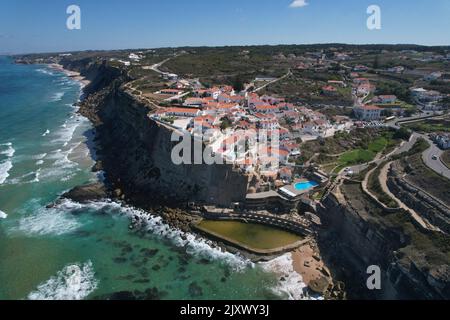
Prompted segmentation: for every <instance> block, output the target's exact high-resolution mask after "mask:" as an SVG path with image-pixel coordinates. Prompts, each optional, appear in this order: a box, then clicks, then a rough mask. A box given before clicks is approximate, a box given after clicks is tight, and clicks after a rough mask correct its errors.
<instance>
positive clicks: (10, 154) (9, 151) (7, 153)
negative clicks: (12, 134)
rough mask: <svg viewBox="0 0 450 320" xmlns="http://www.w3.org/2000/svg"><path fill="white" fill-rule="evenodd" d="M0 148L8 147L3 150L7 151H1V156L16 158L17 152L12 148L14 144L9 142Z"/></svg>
mask: <svg viewBox="0 0 450 320" xmlns="http://www.w3.org/2000/svg"><path fill="white" fill-rule="evenodd" d="M0 146H2V147H7V148H2V149H5V150H1V151H0V154H2V155H5V156H7V157H8V158H12V157H13V156H14V154H15V153H16V150H15V149H14V148H13V147H12V143H11V142H8V143H5V144H1V145H0Z"/></svg>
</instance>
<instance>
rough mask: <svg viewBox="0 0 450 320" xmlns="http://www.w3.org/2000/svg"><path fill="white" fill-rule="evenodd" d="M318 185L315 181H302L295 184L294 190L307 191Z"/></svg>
mask: <svg viewBox="0 0 450 320" xmlns="http://www.w3.org/2000/svg"><path fill="white" fill-rule="evenodd" d="M318 185H319V184H318V183H317V182H315V181H304V182H299V183H296V184H295V186H294V187H295V189H297V190H302V191H303V190H308V189H312V188H315V187H317V186H318Z"/></svg>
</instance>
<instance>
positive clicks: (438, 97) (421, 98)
mask: <svg viewBox="0 0 450 320" xmlns="http://www.w3.org/2000/svg"><path fill="white" fill-rule="evenodd" d="M411 95H412V96H413V98H414V99H415V100H417V101H418V102H419V103H421V104H422V105H423V106H424V110H441V109H442V105H441V104H440V102H441V101H442V100H443V99H444V98H445V95H444V94H442V93H440V92H439V91H435V90H426V89H424V88H412V89H411Z"/></svg>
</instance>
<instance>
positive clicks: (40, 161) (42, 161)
mask: <svg viewBox="0 0 450 320" xmlns="http://www.w3.org/2000/svg"><path fill="white" fill-rule="evenodd" d="M43 164H44V160H38V161H36V165H37V166H41V165H43Z"/></svg>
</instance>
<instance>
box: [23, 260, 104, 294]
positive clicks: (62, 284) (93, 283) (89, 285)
mask: <svg viewBox="0 0 450 320" xmlns="http://www.w3.org/2000/svg"><path fill="white" fill-rule="evenodd" d="M97 286H98V281H97V279H95V273H94V268H93V266H92V262H91V261H88V262H86V263H84V264H82V265H81V264H78V263H77V264H71V265H68V266H66V267H64V269H62V270H61V271H58V272H57V274H56V275H55V276H53V277H51V278H50V279H49V280H47V281H46V282H44V283H42V284H40V285H39V286H38V287H37V290H36V291H34V292H31V293H30V294H29V295H28V299H29V300H83V299H85V298H86V297H87V296H89V295H90V294H91V293H92V292H94V291H95V290H96V289H97Z"/></svg>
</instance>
